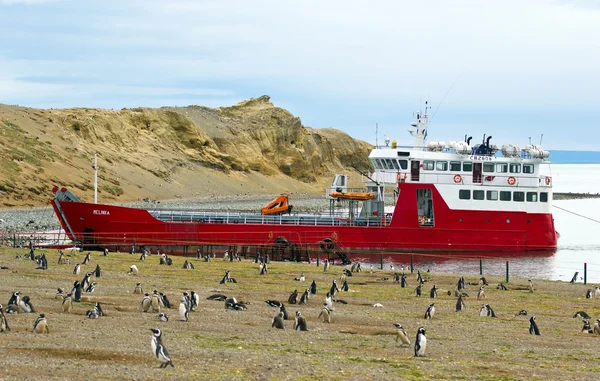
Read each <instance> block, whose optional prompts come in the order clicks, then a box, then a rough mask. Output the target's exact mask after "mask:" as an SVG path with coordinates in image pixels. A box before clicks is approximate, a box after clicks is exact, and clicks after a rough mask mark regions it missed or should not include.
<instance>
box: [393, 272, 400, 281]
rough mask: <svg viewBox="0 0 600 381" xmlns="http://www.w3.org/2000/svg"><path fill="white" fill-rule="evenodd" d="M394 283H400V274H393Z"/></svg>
mask: <svg viewBox="0 0 600 381" xmlns="http://www.w3.org/2000/svg"><path fill="white" fill-rule="evenodd" d="M394 283H400V274H398V273H394Z"/></svg>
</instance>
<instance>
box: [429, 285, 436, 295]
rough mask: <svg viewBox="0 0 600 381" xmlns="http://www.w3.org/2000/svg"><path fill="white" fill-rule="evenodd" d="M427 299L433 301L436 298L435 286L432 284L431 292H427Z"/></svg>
mask: <svg viewBox="0 0 600 381" xmlns="http://www.w3.org/2000/svg"><path fill="white" fill-rule="evenodd" d="M429 298H431V299H435V298H437V286H436V285H435V284H434V285H433V287H432V288H431V290H430V291H429Z"/></svg>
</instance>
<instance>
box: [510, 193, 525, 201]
mask: <svg viewBox="0 0 600 381" xmlns="http://www.w3.org/2000/svg"><path fill="white" fill-rule="evenodd" d="M513 201H518V202H523V201H525V193H524V192H514V193H513Z"/></svg>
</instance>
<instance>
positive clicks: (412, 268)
mask: <svg viewBox="0 0 600 381" xmlns="http://www.w3.org/2000/svg"><path fill="white" fill-rule="evenodd" d="M414 271H415V267H414V266H413V255H412V254H411V255H410V272H411V274H412V273H413V272H414Z"/></svg>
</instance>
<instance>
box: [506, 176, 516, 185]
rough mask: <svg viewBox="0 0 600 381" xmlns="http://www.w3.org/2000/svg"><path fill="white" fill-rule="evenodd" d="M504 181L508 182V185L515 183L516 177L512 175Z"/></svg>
mask: <svg viewBox="0 0 600 381" xmlns="http://www.w3.org/2000/svg"><path fill="white" fill-rule="evenodd" d="M506 181H507V182H508V185H515V184H516V183H517V179H515V178H514V177H512V176H510V177H509V178H508V180H506Z"/></svg>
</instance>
